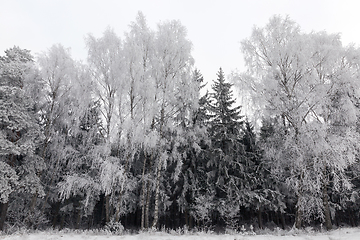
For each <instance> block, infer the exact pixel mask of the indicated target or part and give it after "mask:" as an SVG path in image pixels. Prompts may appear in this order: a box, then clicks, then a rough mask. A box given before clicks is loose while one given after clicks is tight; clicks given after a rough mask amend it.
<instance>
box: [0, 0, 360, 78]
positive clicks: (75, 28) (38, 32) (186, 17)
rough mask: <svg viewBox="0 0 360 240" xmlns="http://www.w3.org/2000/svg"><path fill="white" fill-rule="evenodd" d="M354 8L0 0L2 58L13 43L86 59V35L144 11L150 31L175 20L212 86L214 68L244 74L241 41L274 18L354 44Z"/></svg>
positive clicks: (274, 0)
mask: <svg viewBox="0 0 360 240" xmlns="http://www.w3.org/2000/svg"><path fill="white" fill-rule="evenodd" d="M359 6H360V2H359V3H358V1H355V0H354V1H350V0H341V1H333V0H327V1H325V0H324V1H320V0H310V1H309V0H298V1H291V0H248V1H245V0H237V1H236V0H232V1H230V0H221V1H212V0H207V1H206V0H177V1H175V0H168V1H166V0H142V1H140V0H128V1H125V0H117V1H116V0H98V1H95V0H0V55H3V54H4V50H5V49H8V48H10V47H13V46H14V45H16V46H19V47H21V48H25V49H29V50H31V51H32V53H33V54H36V53H38V52H41V51H46V50H47V49H48V48H49V47H50V46H51V45H52V44H55V43H61V44H62V45H63V46H65V47H68V48H71V53H72V56H73V58H75V59H85V58H86V49H85V43H84V37H85V36H86V35H87V34H88V33H92V34H93V35H95V36H96V37H100V36H101V35H102V33H103V31H104V30H105V29H106V27H108V26H110V27H112V28H113V29H114V30H115V31H116V32H117V33H118V35H120V36H122V35H123V33H124V32H125V31H127V30H128V25H129V23H130V22H131V21H134V20H135V17H136V15H137V12H138V11H142V12H143V13H144V15H145V16H146V18H147V20H148V24H149V26H150V27H151V28H153V29H155V28H156V24H157V23H158V22H159V21H164V20H168V19H170V20H171V19H177V20H180V21H181V23H182V24H183V25H184V26H185V27H186V28H187V30H188V39H189V40H191V41H192V43H193V57H194V58H195V61H196V62H195V65H196V67H197V68H198V69H199V70H200V71H201V72H202V73H203V75H204V77H205V79H206V80H207V81H209V80H210V81H211V80H214V79H215V78H216V72H217V71H218V69H219V67H222V68H223V70H224V71H225V74H226V75H227V74H229V73H231V71H233V70H235V69H238V70H239V71H244V70H245V68H244V62H243V57H242V54H241V51H240V41H241V40H243V39H244V38H248V37H249V36H250V34H251V31H252V28H253V26H254V25H257V26H264V25H265V24H266V23H267V22H268V20H269V18H270V17H271V16H273V15H274V14H281V15H283V16H286V15H289V16H290V18H291V19H292V20H294V21H295V22H297V23H298V24H299V25H300V26H301V28H302V30H303V31H305V32H310V31H312V30H315V31H322V30H326V31H327V32H329V33H336V32H340V33H342V39H343V43H344V44H349V43H350V42H353V43H355V44H357V45H359V44H360V27H359V25H360V9H359Z"/></svg>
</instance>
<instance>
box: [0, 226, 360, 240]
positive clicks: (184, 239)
mask: <svg viewBox="0 0 360 240" xmlns="http://www.w3.org/2000/svg"><path fill="white" fill-rule="evenodd" d="M0 239H4V240H38V239H41V240H141V239H144V240H278V239H279V240H360V228H342V229H338V230H334V231H331V232H325V233H318V232H314V233H299V234H291V232H287V233H282V234H276V233H273V234H267V235H255V236H251V235H244V236H243V235H230V234H222V235H217V234H207V233H198V234H184V235H178V234H167V233H161V232H159V233H157V232H156V233H141V234H134V235H129V234H128V235H120V236H117V235H106V234H95V233H89V232H83V233H75V232H67V233H65V232H39V233H22V234H21V233H17V234H12V235H1V236H0Z"/></svg>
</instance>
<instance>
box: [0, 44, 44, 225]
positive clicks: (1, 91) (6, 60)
mask: <svg viewBox="0 0 360 240" xmlns="http://www.w3.org/2000/svg"><path fill="white" fill-rule="evenodd" d="M5 54H6V55H5V56H4V57H1V58H0V142H1V143H0V166H1V169H2V170H1V176H0V178H1V183H2V186H1V189H2V190H1V191H0V206H1V208H0V212H1V214H0V230H3V228H4V222H5V219H6V216H7V211H8V206H9V200H10V198H11V197H13V199H12V202H17V203H19V202H18V201H17V200H18V199H16V198H14V194H25V195H24V196H22V197H26V199H27V201H28V202H27V203H26V204H28V205H27V206H25V208H26V209H27V211H26V212H27V213H28V214H31V212H30V209H31V208H32V205H35V203H34V202H32V201H31V199H32V198H31V195H33V194H35V193H36V194H39V195H43V194H44V189H43V185H42V184H41V181H40V178H39V176H38V175H37V173H38V172H39V171H41V170H42V169H43V167H44V165H43V164H44V162H43V160H42V158H40V157H39V156H38V155H37V148H38V147H39V145H40V144H41V141H42V140H43V135H42V133H41V131H40V126H39V124H38V121H37V116H36V112H35V111H34V101H33V99H31V98H30V97H29V95H27V92H26V91H25V89H26V88H25V86H26V84H27V83H26V76H27V74H29V72H30V71H31V70H32V69H33V68H34V64H33V57H32V56H31V54H30V51H28V50H24V49H20V48H19V47H13V48H11V49H8V50H6V51H5ZM13 207H18V208H20V207H21V206H20V205H18V206H13ZM17 220H20V221H24V220H25V216H22V219H17Z"/></svg>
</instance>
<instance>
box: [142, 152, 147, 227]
mask: <svg viewBox="0 0 360 240" xmlns="http://www.w3.org/2000/svg"><path fill="white" fill-rule="evenodd" d="M146 159H147V158H146V157H144V165H143V171H142V199H141V229H142V230H144V227H145V202H146V201H145V198H146V196H145V195H146V193H145V188H146V180H145V167H146Z"/></svg>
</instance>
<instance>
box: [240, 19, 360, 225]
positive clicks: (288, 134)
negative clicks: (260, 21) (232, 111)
mask: <svg viewBox="0 0 360 240" xmlns="http://www.w3.org/2000/svg"><path fill="white" fill-rule="evenodd" d="M242 49H243V52H244V54H245V60H246V64H247V66H248V69H249V71H248V73H249V74H250V75H251V76H252V77H253V78H252V79H253V81H252V82H251V83H252V85H253V89H255V90H256V94H261V95H262V99H263V100H264V102H265V104H266V105H265V107H266V109H265V110H266V112H267V114H268V115H270V116H275V115H278V116H281V118H282V121H283V125H284V127H285V128H286V131H285V136H284V139H285V142H284V145H283V146H284V148H283V149H281V150H280V151H277V152H276V151H275V150H274V149H273V150H271V149H272V147H270V148H269V149H267V152H266V154H267V157H268V158H271V159H273V160H275V163H276V164H275V165H274V166H277V167H275V168H273V170H275V172H277V173H278V174H280V175H281V174H282V173H283V172H284V171H283V170H281V169H284V167H285V168H288V169H290V170H289V174H290V176H289V177H288V178H287V180H286V182H287V185H288V187H290V189H292V190H293V191H294V192H295V194H296V196H297V204H296V209H297V211H296V217H295V226H296V227H297V228H299V227H301V226H302V220H310V218H311V217H318V218H320V219H323V220H325V221H326V226H327V227H328V228H331V223H330V222H329V220H330V219H329V216H325V217H324V215H323V214H325V215H328V214H329V208H328V204H327V200H326V198H327V191H325V190H324V189H326V187H324V184H323V183H324V181H325V179H326V178H327V177H326V176H327V175H323V173H324V171H325V172H327V171H328V169H331V170H330V172H332V173H333V174H334V175H333V177H334V178H337V179H342V180H341V181H342V182H343V183H346V182H347V180H346V178H345V177H344V175H343V174H342V172H343V170H344V168H345V167H346V166H347V164H349V163H351V162H353V160H354V154H355V152H356V147H355V146H354V145H353V144H350V145H349V143H350V142H351V139H354V138H356V137H355V136H353V135H352V136H351V135H344V136H343V138H336V139H337V141H340V142H338V143H335V142H332V141H331V140H330V139H333V137H331V135H332V134H331V131H330V129H331V128H330V125H329V122H328V121H327V118H326V117H325V115H323V114H324V113H325V112H326V111H327V110H329V108H328V107H327V102H328V101H329V99H331V97H330V95H331V94H330V93H331V92H332V91H333V90H334V89H335V88H336V85H337V84H338V83H339V81H341V80H340V79H342V77H340V76H343V72H347V71H348V70H349V69H348V70H345V69H344V68H341V62H342V60H341V59H344V58H343V57H342V56H344V55H343V54H344V53H345V52H344V48H342V46H341V42H340V39H339V37H338V35H328V34H326V33H319V34H304V33H302V32H301V31H300V27H299V26H298V25H297V24H296V23H294V22H293V21H291V20H290V19H289V18H284V19H283V18H280V17H278V16H275V17H273V18H271V19H270V22H269V24H268V25H267V26H266V27H264V28H254V30H253V33H252V35H251V37H250V38H249V39H247V40H244V41H243V42H242ZM345 59H346V57H345ZM339 69H342V70H341V71H340V70H339ZM340 73H341V74H340ZM339 74H340V75H339ZM336 76H337V77H336ZM249 79H251V78H247V80H249ZM353 80H354V79H353ZM350 129H351V128H349V129H348V130H350ZM329 134H330V135H329ZM314 142H315V143H316V144H313V143H314ZM337 147H340V148H346V149H348V150H349V151H344V149H343V150H340V149H338V150H336V151H332V150H331V149H333V150H334V149H335V148H337ZM276 149H278V148H276ZM278 150H279V149H278ZM329 156H332V157H329ZM345 159H346V160H345ZM345 163H346V164H345ZM325 169H326V170H325ZM314 176H316V177H315V178H314ZM325 182H326V181H325ZM325 185H326V184H325ZM345 185H346V184H345ZM319 192H320V193H322V194H317V193H319Z"/></svg>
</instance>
